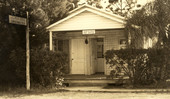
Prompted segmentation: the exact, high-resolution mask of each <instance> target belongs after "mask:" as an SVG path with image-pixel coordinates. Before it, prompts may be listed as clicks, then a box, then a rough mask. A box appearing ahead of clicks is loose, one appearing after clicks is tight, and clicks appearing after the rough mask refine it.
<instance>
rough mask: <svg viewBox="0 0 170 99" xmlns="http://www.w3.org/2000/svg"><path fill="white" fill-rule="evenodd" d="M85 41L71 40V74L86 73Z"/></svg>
mask: <svg viewBox="0 0 170 99" xmlns="http://www.w3.org/2000/svg"><path fill="white" fill-rule="evenodd" d="M85 55H86V54H85V43H84V39H72V40H71V63H72V65H71V66H72V67H71V74H85V61H86V59H85Z"/></svg>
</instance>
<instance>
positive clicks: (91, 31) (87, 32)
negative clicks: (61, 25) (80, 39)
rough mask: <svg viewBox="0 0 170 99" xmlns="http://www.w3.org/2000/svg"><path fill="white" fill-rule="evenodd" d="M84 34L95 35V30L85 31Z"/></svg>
mask: <svg viewBox="0 0 170 99" xmlns="http://www.w3.org/2000/svg"><path fill="white" fill-rule="evenodd" d="M82 34H84V35H89V34H95V30H83V31H82Z"/></svg>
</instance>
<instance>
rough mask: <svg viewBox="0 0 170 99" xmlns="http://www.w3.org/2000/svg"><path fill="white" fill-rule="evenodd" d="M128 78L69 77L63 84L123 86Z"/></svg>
mask: <svg viewBox="0 0 170 99" xmlns="http://www.w3.org/2000/svg"><path fill="white" fill-rule="evenodd" d="M128 80H129V79H128V78H112V79H111V78H108V77H107V76H100V77H94V76H77V77H76V76H70V77H66V78H65V80H64V83H66V84H69V86H73V85H74V86H75V85H79V86H80V85H82V86H98V85H107V84H125V83H127V82H128Z"/></svg>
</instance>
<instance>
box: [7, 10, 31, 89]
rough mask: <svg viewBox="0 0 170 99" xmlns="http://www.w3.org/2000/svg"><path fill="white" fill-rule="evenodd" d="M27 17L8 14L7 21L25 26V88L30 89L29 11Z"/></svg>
mask: <svg viewBox="0 0 170 99" xmlns="http://www.w3.org/2000/svg"><path fill="white" fill-rule="evenodd" d="M26 14H27V18H22V17H18V16H12V15H9V23H11V24H17V25H25V26H26V89H27V90H30V45H29V13H28V11H27V12H26Z"/></svg>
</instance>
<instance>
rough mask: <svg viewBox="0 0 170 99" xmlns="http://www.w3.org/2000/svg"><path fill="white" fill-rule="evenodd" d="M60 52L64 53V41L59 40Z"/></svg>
mask: <svg viewBox="0 0 170 99" xmlns="http://www.w3.org/2000/svg"><path fill="white" fill-rule="evenodd" d="M58 51H63V40H58Z"/></svg>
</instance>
